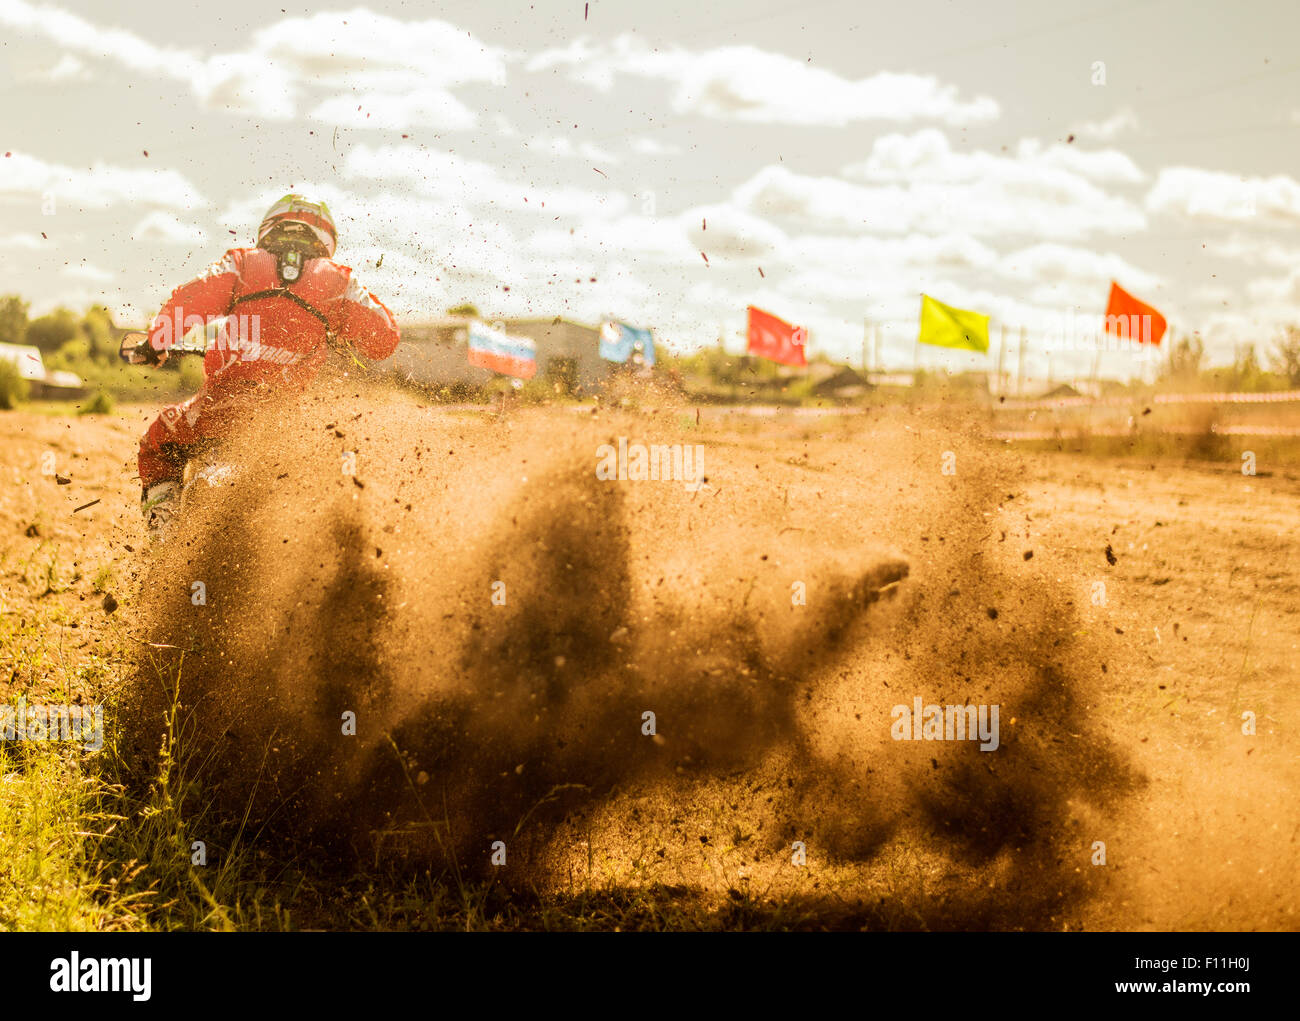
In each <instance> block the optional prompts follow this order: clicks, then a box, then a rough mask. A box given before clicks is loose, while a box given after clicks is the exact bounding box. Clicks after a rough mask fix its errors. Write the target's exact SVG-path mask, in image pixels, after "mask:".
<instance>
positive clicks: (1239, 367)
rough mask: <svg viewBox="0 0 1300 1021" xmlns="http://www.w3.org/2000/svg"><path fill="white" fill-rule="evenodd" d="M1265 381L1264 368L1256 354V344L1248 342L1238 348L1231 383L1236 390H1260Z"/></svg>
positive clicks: (1233, 361) (1233, 362)
mask: <svg viewBox="0 0 1300 1021" xmlns="http://www.w3.org/2000/svg"><path fill="white" fill-rule="evenodd" d="M1263 382H1264V370H1263V369H1262V368H1260V364H1259V358H1258V357H1257V356H1256V355H1255V345H1254V344H1246V345H1244V346H1242V347H1240V348H1238V349H1237V351H1236V354H1235V355H1234V357H1233V360H1232V375H1231V377H1230V379H1229V384H1230V385H1231V387H1232V389H1234V390H1258V389H1260V386H1261V384H1262V383H1263Z"/></svg>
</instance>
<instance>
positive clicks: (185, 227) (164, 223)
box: [131, 209, 208, 246]
mask: <svg viewBox="0 0 1300 1021" xmlns="http://www.w3.org/2000/svg"><path fill="white" fill-rule="evenodd" d="M131 240H132V241H143V242H147V243H150V244H163V245H191V246H193V245H203V244H207V241H208V232H207V231H205V230H204V229H203V228H202V227H200V226H198V225H197V224H192V223H182V222H181V220H180V219H178V218H177V217H176V216H175V215H174V214H173V213H164V212H163V211H162V210H160V209H155V210H154V211H153V212H151V213H149V214H147V215H146V216H145V217H144V219H142V220H141V221H140V222H139V223H137V224H136V225H135V229H134V230H132V231H131Z"/></svg>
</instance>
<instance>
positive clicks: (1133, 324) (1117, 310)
mask: <svg viewBox="0 0 1300 1021" xmlns="http://www.w3.org/2000/svg"><path fill="white" fill-rule="evenodd" d="M1167 325H1168V324H1167V323H1166V322H1165V317H1164V316H1162V315H1161V314H1160V313H1159V312H1157V311H1156V310H1155V309H1154V308H1152V307H1151V306H1150V305H1148V304H1147V303H1146V302H1144V301H1138V300H1137V298H1135V297H1133V295H1131V294H1129V293H1128V291H1126V290H1124V288H1122V287H1120V285H1119V284H1117V283H1115V281H1114V280H1112V281H1111V282H1110V300H1109V301H1108V302H1106V332H1107V333H1113V334H1115V336H1117V337H1125V338H1127V339H1128V340H1136V341H1138V342H1139V343H1142V344H1155V345H1156V347H1159V346H1160V338H1161V337H1163V336H1164V335H1165V327H1166V326H1167Z"/></svg>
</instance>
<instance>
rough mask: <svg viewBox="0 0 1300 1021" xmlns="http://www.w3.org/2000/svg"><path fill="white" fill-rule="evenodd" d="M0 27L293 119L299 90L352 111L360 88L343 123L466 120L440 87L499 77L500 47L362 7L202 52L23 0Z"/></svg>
mask: <svg viewBox="0 0 1300 1021" xmlns="http://www.w3.org/2000/svg"><path fill="white" fill-rule="evenodd" d="M0 24H5V25H8V26H9V27H11V28H14V29H17V30H19V31H22V32H25V33H27V34H30V35H38V36H44V37H45V38H46V39H48V40H50V41H51V42H53V43H55V44H57V45H58V46H60V47H61V48H62V49H63V50H64V51H65V53H66V54H67V55H68V56H69V57H70V58H71V59H76V58H75V56H73V55H74V54H81V55H83V56H88V57H93V58H96V59H101V60H107V61H111V62H113V63H116V64H120V65H123V66H125V67H128V68H130V69H132V70H134V71H138V72H140V73H143V74H149V75H153V76H156V77H162V78H169V79H172V80H174V81H178V82H181V83H183V84H184V85H185V86H187V87H188V88H189V89H190V90H191V91H192V92H193V94H194V95H195V96H196V98H197V99H198V100H199V101H200V102H201V103H202V104H203V105H204V106H205V107H208V108H210V109H215V110H224V111H226V112H230V113H240V114H248V115H251V116H258V117H265V118H272V119H279V120H283V119H287V118H289V117H292V116H294V114H295V112H296V110H297V106H298V101H299V99H300V98H301V96H302V94H303V93H304V92H305V91H307V90H309V89H310V90H322V89H324V90H329V91H333V92H335V93H336V95H335V96H334V98H333V99H332V100H330V99H327V100H325V101H324V102H323V103H321V104H320V105H318V107H317V110H318V111H321V110H322V108H323V109H324V110H327V111H330V110H334V109H335V108H337V109H338V110H340V111H343V110H347V109H349V107H348V106H347V104H348V102H351V107H350V109H351V110H352V111H353V112H355V108H356V105H357V101H356V99H355V96H354V95H353V94H354V93H360V94H361V95H362V96H363V97H364V100H363V101H364V102H368V103H369V104H370V106H372V107H373V108H374V110H375V111H378V112H379V114H378V118H376V117H371V118H370V119H369V122H368V123H366V118H365V117H364V114H363V115H362V117H361V118H360V121H361V122H362V123H356V119H355V118H353V119H351V120H349V122H348V123H349V124H351V125H352V126H358V127H378V126H383V127H407V126H410V125H415V124H421V125H427V124H432V125H433V126H435V127H443V126H448V127H455V128H463V127H469V126H472V125H473V123H474V117H473V115H472V114H471V113H470V112H469V110H468V109H467V108H465V107H464V106H462V105H461V104H459V102H458V101H455V100H451V99H450V96H449V95H448V94H447V89H448V88H450V87H451V86H453V85H462V84H465V83H488V84H498V85H499V84H502V83H503V82H504V81H505V67H506V56H507V55H506V53H505V51H503V50H500V49H497V48H494V47H489V46H487V45H485V44H483V43H480V42H478V41H477V40H476V39H474V38H473V36H471V35H469V34H468V33H466V32H464V31H463V30H461V29H458V28H456V27H455V26H454V25H451V24H448V23H447V22H444V21H437V20H425V21H400V20H397V19H394V18H389V17H385V16H383V15H379V14H375V13H373V12H371V11H367V10H365V9H364V8H357V9H354V10H352V11H331V12H320V13H317V14H314V15H311V16H310V17H306V18H282V19H280V20H279V21H276V22H274V23H273V24H271V25H269V26H267V27H265V28H262V29H260V30H258V31H257V32H255V33H254V34H253V38H252V41H251V45H250V46H249V47H248V48H247V49H245V50H242V51H238V52H234V53H218V54H214V55H211V56H202V55H200V54H199V53H196V52H194V51H193V50H186V49H180V48H178V47H168V46H158V45H155V44H154V43H152V42H150V41H148V40H146V39H143V38H141V37H140V36H138V35H136V34H135V33H133V32H128V31H126V30H124V29H118V28H107V27H105V26H103V25H99V24H96V23H94V22H92V21H89V20H87V19H85V18H82V17H80V16H79V15H76V14H73V13H71V12H69V11H65V10H63V9H61V8H57V7H37V6H36V5H34V4H30V3H27V2H26V0H0ZM403 115H405V119H404V118H403ZM381 121H382V123H381Z"/></svg>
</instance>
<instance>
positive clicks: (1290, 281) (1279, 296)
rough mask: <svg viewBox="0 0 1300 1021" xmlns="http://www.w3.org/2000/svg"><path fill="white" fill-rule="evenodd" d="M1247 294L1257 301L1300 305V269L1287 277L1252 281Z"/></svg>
mask: <svg viewBox="0 0 1300 1021" xmlns="http://www.w3.org/2000/svg"><path fill="white" fill-rule="evenodd" d="M1246 293H1247V294H1249V295H1250V297H1251V298H1253V299H1255V300H1256V301H1272V302H1285V303H1287V304H1292V305H1300V269H1295V270H1292V271H1291V272H1290V273H1288V274H1287V275H1286V276H1281V277H1260V278H1259V279H1257V280H1252V281H1251V282H1250V283H1249V284H1247V285H1246Z"/></svg>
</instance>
